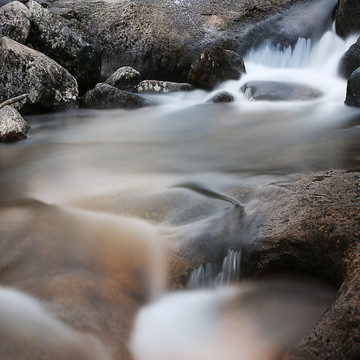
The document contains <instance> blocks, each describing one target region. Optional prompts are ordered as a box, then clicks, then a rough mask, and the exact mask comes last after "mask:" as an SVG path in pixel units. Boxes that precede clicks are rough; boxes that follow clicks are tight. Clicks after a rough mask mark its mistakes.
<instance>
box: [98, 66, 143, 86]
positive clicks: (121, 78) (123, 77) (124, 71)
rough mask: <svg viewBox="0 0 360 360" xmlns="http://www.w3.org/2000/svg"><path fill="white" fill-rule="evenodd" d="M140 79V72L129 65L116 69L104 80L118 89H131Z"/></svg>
mask: <svg viewBox="0 0 360 360" xmlns="http://www.w3.org/2000/svg"><path fill="white" fill-rule="evenodd" d="M139 81H140V73H139V72H138V71H137V70H135V69H134V68H132V67H131V66H123V67H121V68H119V69H117V70H116V71H115V72H114V73H113V74H112V75H111V76H110V77H109V78H108V79H107V80H106V81H105V82H106V84H109V85H111V86H115V87H116V88H118V89H120V90H128V91H131V90H132V89H133V88H134V86H135V85H137V84H138V83H139Z"/></svg>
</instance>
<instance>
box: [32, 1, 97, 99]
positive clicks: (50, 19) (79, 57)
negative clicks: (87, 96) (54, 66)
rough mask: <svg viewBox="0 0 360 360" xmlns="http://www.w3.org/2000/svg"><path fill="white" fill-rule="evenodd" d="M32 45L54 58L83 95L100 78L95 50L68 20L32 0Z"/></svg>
mask: <svg viewBox="0 0 360 360" xmlns="http://www.w3.org/2000/svg"><path fill="white" fill-rule="evenodd" d="M27 6H28V8H29V10H30V13H31V31H30V36H29V42H30V43H31V44H32V45H33V47H34V48H35V49H37V50H39V51H41V52H42V53H44V54H46V55H47V56H49V57H51V58H52V59H54V60H55V61H56V62H58V63H59V64H60V65H62V66H63V67H64V68H65V69H67V70H68V71H69V72H70V73H71V74H72V75H73V76H74V77H75V78H76V80H77V81H78V84H79V88H80V92H83V91H86V90H88V89H91V88H92V87H93V86H94V85H95V84H96V83H97V82H98V81H99V75H100V66H101V56H100V53H99V52H98V51H97V50H96V49H95V47H94V46H93V45H91V44H89V43H88V42H86V41H85V40H84V39H83V37H82V36H81V35H80V34H79V33H77V32H75V31H73V30H71V29H70V28H69V27H68V26H67V21H66V20H65V19H63V18H62V17H61V16H58V15H55V14H53V13H52V12H50V11H49V10H47V9H44V8H43V7H42V6H40V5H39V4H38V3H37V2H35V1H33V0H30V1H29V2H28V3H27Z"/></svg>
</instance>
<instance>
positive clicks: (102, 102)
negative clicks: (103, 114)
mask: <svg viewBox="0 0 360 360" xmlns="http://www.w3.org/2000/svg"><path fill="white" fill-rule="evenodd" d="M81 105H82V106H83V107H86V108H92V109H116V108H122V109H137V108H141V107H144V106H149V105H150V103H149V102H148V101H147V100H146V99H144V98H143V97H141V96H139V95H136V94H132V93H130V92H127V91H123V90H120V89H118V88H116V87H114V86H111V85H109V84H106V83H99V84H97V85H96V86H95V87H94V88H93V89H91V90H89V91H88V92H86V93H85V94H84V96H83V97H82V98H81Z"/></svg>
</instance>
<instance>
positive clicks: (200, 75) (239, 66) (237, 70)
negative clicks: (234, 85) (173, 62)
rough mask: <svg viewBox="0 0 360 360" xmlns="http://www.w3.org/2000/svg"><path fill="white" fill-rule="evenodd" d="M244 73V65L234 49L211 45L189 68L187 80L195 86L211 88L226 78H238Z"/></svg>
mask: <svg viewBox="0 0 360 360" xmlns="http://www.w3.org/2000/svg"><path fill="white" fill-rule="evenodd" d="M243 73H245V65H244V62H243V60H242V58H241V57H240V55H239V54H237V53H236V52H234V51H231V50H225V49H223V48H222V47H220V46H213V47H211V48H209V49H207V50H205V51H203V52H202V53H201V54H200V57H199V59H198V60H196V61H195V62H194V63H193V64H192V65H191V68H190V71H189V75H188V81H189V83H190V84H193V85H194V86H196V87H199V88H202V89H206V90H211V89H213V88H214V87H215V86H216V85H218V84H220V83H221V82H223V81H226V80H238V79H240V77H241V74H243Z"/></svg>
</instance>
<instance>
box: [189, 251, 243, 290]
mask: <svg viewBox="0 0 360 360" xmlns="http://www.w3.org/2000/svg"><path fill="white" fill-rule="evenodd" d="M240 265H241V250H240V251H236V250H229V251H228V253H227V255H226V257H225V258H224V261H223V263H222V266H221V271H220V272H218V273H217V272H216V265H214V264H212V263H208V264H206V265H205V266H204V265H201V266H199V267H198V268H196V269H194V270H193V271H192V272H191V274H190V277H189V281H188V283H187V286H186V288H187V289H204V288H213V287H220V286H226V285H229V284H231V283H236V282H239V281H240Z"/></svg>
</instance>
